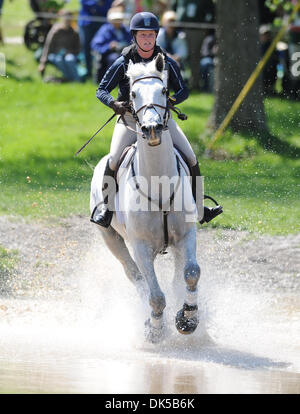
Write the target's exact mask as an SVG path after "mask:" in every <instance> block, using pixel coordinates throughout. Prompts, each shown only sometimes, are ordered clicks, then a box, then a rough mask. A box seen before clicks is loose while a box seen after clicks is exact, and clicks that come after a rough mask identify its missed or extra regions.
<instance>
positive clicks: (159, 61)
mask: <svg viewBox="0 0 300 414" xmlns="http://www.w3.org/2000/svg"><path fill="white" fill-rule="evenodd" d="M155 66H156V69H157V70H158V71H159V72H162V71H163V70H164V66H165V59H164V55H163V54H162V53H159V54H158V55H157V57H156V59H155Z"/></svg>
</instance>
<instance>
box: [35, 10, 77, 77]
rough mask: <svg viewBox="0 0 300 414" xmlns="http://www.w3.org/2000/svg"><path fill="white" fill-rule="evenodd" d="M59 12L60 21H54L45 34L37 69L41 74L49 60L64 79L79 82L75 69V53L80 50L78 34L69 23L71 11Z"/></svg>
mask: <svg viewBox="0 0 300 414" xmlns="http://www.w3.org/2000/svg"><path fill="white" fill-rule="evenodd" d="M59 14H60V15H61V17H62V21H61V22H58V23H55V24H54V25H53V26H52V28H51V30H50V32H49V33H48V35H47V38H46V41H45V45H44V48H43V52H42V56H41V59H40V65H39V71H40V72H41V74H42V75H43V74H44V72H45V68H46V63H47V62H50V63H52V64H53V65H55V66H56V67H57V68H58V69H59V70H60V71H61V72H62V74H63V77H64V80H66V81H74V82H79V81H81V78H80V76H79V74H78V70H77V55H78V54H79V52H80V38H79V34H78V33H77V32H76V31H75V30H74V29H73V27H72V25H71V22H72V13H71V12H68V11H64V10H62V11H61V12H60V13H59Z"/></svg>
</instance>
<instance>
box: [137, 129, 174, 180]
mask: <svg viewBox="0 0 300 414" xmlns="http://www.w3.org/2000/svg"><path fill="white" fill-rule="evenodd" d="M137 148H138V154H139V156H138V172H139V175H140V176H143V177H144V178H146V179H147V180H151V177H153V176H156V177H162V176H166V177H169V178H172V177H174V176H176V175H177V174H178V173H177V166H176V159H175V156H174V150H173V143H172V139H171V136H170V133H169V131H168V130H167V131H163V133H162V138H161V144H160V145H158V146H157V147H151V146H149V145H148V144H147V142H146V140H143V139H140V140H138V143H137Z"/></svg>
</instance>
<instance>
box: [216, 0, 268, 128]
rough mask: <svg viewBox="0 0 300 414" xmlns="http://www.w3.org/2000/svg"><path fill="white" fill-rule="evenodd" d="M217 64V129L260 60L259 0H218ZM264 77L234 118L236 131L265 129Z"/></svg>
mask: <svg viewBox="0 0 300 414" xmlns="http://www.w3.org/2000/svg"><path fill="white" fill-rule="evenodd" d="M216 12H217V33H216V35H217V44H218V51H217V65H216V72H215V105H214V109H213V113H212V119H211V121H212V126H213V127H214V128H215V129H217V128H218V126H219V125H220V124H221V122H222V121H223V119H224V118H225V116H226V114H227V113H228V111H229V110H230V108H231V106H232V104H233V103H234V101H235V99H236V98H237V96H238V95H239V93H240V91H241V90H242V88H243V86H244V85H245V83H246V81H247V80H248V78H249V76H250V75H251V73H252V72H253V70H254V68H255V67H256V65H257V63H258V62H259V60H260V57H261V56H260V44H259V9H258V1H257V0H246V1H241V0H217V4H216ZM263 98H264V97H263V92H262V85H261V77H259V78H258V79H257V80H256V82H255V84H254V86H253V87H252V89H251V91H250V92H249V93H248V95H247V97H246V98H245V99H244V101H243V103H242V105H241V106H240V108H239V109H238V111H237V112H236V114H235V116H234V117H233V118H232V120H231V123H230V127H231V128H232V129H233V130H234V131H242V130H243V131H245V130H247V131H249V132H254V133H255V132H256V133H257V132H260V131H266V119H265V111H264V101H263Z"/></svg>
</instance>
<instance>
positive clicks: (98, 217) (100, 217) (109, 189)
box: [90, 160, 117, 228]
mask: <svg viewBox="0 0 300 414" xmlns="http://www.w3.org/2000/svg"><path fill="white" fill-rule="evenodd" d="M107 177H111V178H113V179H114V180H115V172H114V171H113V170H112V169H111V168H110V166H109V160H107V164H106V167H105V170H104V175H103V185H102V193H104V191H105V190H106V195H105V197H104V196H103V200H104V202H103V204H102V205H101V208H99V209H98V206H96V207H95V209H94V211H93V213H92V216H91V219H90V221H91V222H92V223H95V224H98V225H99V226H102V227H106V228H107V227H109V226H110V223H111V220H112V217H113V214H114V213H113V211H112V210H110V209H109V207H108V201H110V202H112V200H113V197H114V195H115V193H116V188H117V184H116V182H115V181H114V183H113V184H114V185H110V186H109V185H108V183H107Z"/></svg>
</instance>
